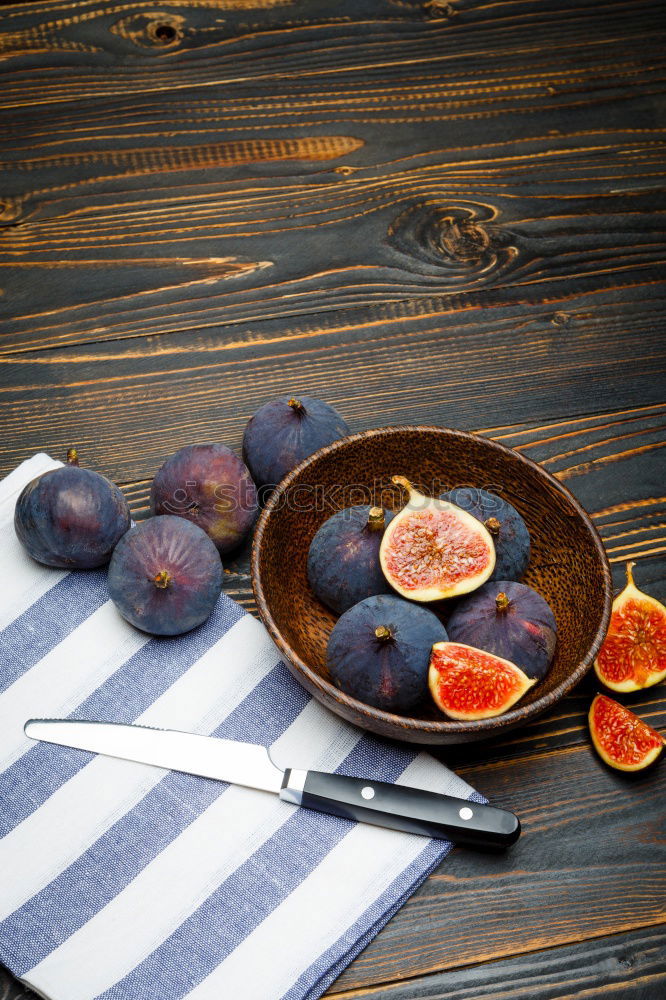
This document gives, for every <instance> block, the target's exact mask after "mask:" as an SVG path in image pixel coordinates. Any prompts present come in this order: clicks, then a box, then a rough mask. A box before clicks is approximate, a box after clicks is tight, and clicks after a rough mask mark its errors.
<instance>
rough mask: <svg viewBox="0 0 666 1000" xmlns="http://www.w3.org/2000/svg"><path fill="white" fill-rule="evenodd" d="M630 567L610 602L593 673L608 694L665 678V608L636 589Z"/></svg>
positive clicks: (629, 565)
mask: <svg viewBox="0 0 666 1000" xmlns="http://www.w3.org/2000/svg"><path fill="white" fill-rule="evenodd" d="M633 566H634V563H631V562H630V563H627V585H626V587H625V588H624V590H623V591H622V593H621V594H618V596H617V597H616V598H615V600H614V601H613V610H612V613H611V620H610V625H609V627H608V633H607V635H606V638H605V639H604V641H603V643H602V646H601V649H600V650H599V654H598V656H597V658H596V660H595V661H594V669H595V671H596V674H597V677H598V678H599V680H600V681H601V682H602V683H603V684H605V686H606V687H607V688H610V689H611V690H612V691H621V692H627V691H638V690H640V689H641V688H646V687H652V685H653V684H658V683H659V681H661V680H663V679H664V678H665V677H666V608H665V607H664V605H663V604H660V603H659V601H657V600H655V598H654V597H649V596H648V595H647V594H644V593H643V592H642V591H640V590H639V589H638V587H636V585H635V583H634V578H633V574H632V568H633Z"/></svg>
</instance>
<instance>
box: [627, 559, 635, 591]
mask: <svg viewBox="0 0 666 1000" xmlns="http://www.w3.org/2000/svg"><path fill="white" fill-rule="evenodd" d="M635 565H636V563H635V562H628V563H627V565H626V567H625V568H626V571H627V586H632V587H635V586H636V584H635V583H634V574H633V572H632V570H633V568H634V566H635Z"/></svg>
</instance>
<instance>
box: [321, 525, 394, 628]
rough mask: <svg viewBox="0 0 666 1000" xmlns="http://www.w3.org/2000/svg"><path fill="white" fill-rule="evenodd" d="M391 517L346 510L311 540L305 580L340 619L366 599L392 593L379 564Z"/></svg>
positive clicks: (324, 526)
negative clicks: (341, 615) (344, 613)
mask: <svg viewBox="0 0 666 1000" xmlns="http://www.w3.org/2000/svg"><path fill="white" fill-rule="evenodd" d="M392 517H393V513H392V512H391V511H388V510H382V508H381V507H367V506H357V507H346V508H345V509H344V510H339V511H337V512H336V513H335V514H333V516H332V517H329V519H328V521H324V523H323V524H322V526H321V527H320V529H319V531H318V532H317V534H316V535H315V536H314V538H313V539H312V541H311V543H310V549H309V552H308V580H309V581H310V586H311V587H312V589H313V590H314V592H315V594H316V595H317V597H318V598H319V600H320V601H322V602H323V603H324V604H325V605H326V606H327V607H329V608H330V609H331V610H332V611H335V612H336V613H337V614H339V615H340V614H342V612H343V611H347V610H348V609H349V608H351V607H352V606H353V605H354V604H358V602H359V601H362V600H364V599H365V598H366V597H372V596H373V594H388V593H391V588H390V586H389V584H388V583H387V582H386V577H385V576H384V574H383V573H382V568H381V565H380V563H379V545H380V543H381V540H382V535H383V534H384V527H385V526H386V524H388V522H389V521H390V520H391V518H392Z"/></svg>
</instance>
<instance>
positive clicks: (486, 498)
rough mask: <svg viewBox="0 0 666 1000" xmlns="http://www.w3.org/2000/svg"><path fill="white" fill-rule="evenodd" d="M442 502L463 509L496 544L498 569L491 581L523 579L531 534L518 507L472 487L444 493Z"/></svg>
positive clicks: (527, 561) (494, 571)
mask: <svg viewBox="0 0 666 1000" xmlns="http://www.w3.org/2000/svg"><path fill="white" fill-rule="evenodd" d="M440 500H448V501H450V503H454V504H456V506H458V507H462V509H463V510H466V511H467V513H468V514H472V516H473V517H475V518H476V519H477V521H483V523H484V524H485V525H486V527H487V528H488V530H489V531H490V534H491V535H492V539H493V543H494V545H495V569H494V570H493V574H492V576H491V577H490V579H491V580H520V578H521V577H522V576H523V574H524V572H525V570H526V569H527V564H528V563H529V561H530V533H529V531H528V530H527V525H526V524H525V522H524V521H523V519H522V517H521V516H520V514H519V513H518V511H517V510H516V508H515V507H513V506H512V505H511V504H510V503H509V502H508V500H504V499H503V498H502V497H499V496H497V494H496V493H490V492H489V491H488V490H482V489H478V488H476V487H470V486H460V487H458V488H457V489H454V490H449V492H448V493H442V494H441V496H440Z"/></svg>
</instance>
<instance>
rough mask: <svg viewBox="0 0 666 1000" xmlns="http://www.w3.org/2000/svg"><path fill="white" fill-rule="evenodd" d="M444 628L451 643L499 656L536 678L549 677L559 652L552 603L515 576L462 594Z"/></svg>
mask: <svg viewBox="0 0 666 1000" xmlns="http://www.w3.org/2000/svg"><path fill="white" fill-rule="evenodd" d="M500 595H505V597H506V601H504V600H502V598H501V596H500ZM498 599H499V600H498ZM498 604H499V605H500V606H502V610H500V607H498ZM446 627H447V630H448V633H449V639H450V640H451V642H461V643H464V644H465V645H466V646H475V647H476V648H477V649H484V650H485V651H486V652H487V653H494V655H495V656H501V657H502V658H503V659H505V660H510V661H511V663H515V664H516V666H517V667H520V669H521V670H522V671H523V672H524V673H525V674H527V676H528V677H530V678H536V679H537V680H542V679H543V678H544V677H545V676H546V674H547V673H548V668H549V667H550V664H551V661H552V659H553V655H554V653H555V645H556V642H557V625H556V623H555V616H554V615H553V612H552V611H551V609H550V606H549V605H548V603H547V602H546V601H545V600H544V598H543V597H542V596H541V594H537V592H536V590H532V588H531V587H528V586H526V585H525V584H523V583H516V582H515V581H514V580H495V581H493V582H492V583H490V582H489V583H485V584H484V585H483V586H482V587H479V589H478V590H475V591H474V593H472V594H470V595H469V596H467V597H464V598H462V599H461V600H460V601H459V602H458V604H457V605H456V608H455V610H454V611H453V612H452V613H451V616H450V618H449V619H448V621H447V623H446Z"/></svg>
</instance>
